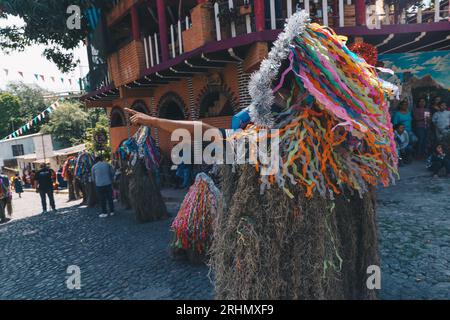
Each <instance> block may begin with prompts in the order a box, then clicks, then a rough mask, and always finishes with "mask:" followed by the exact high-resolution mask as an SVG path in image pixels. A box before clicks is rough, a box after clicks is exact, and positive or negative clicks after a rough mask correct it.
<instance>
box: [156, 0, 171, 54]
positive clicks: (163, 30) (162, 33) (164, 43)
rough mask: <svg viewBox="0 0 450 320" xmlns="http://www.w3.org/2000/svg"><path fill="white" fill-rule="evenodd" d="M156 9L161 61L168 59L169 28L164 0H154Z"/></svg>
mask: <svg viewBox="0 0 450 320" xmlns="http://www.w3.org/2000/svg"><path fill="white" fill-rule="evenodd" d="M156 9H157V12H158V25H159V39H160V45H161V55H162V61H167V60H169V36H168V32H169V29H168V27H167V18H166V7H165V5H164V0H156Z"/></svg>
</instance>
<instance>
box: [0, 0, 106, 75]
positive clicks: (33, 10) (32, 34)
mask: <svg viewBox="0 0 450 320" xmlns="http://www.w3.org/2000/svg"><path fill="white" fill-rule="evenodd" d="M70 5H78V6H79V7H80V8H81V11H82V19H81V29H73V30H69V29H68V28H67V25H66V21H67V19H68V18H69V14H67V8H68V7H69V6H70ZM111 5H112V1H102V0H91V1H86V0H46V1H36V0H0V19H1V18H6V16H7V15H13V16H18V17H20V18H22V19H23V20H24V22H25V25H24V26H12V27H8V28H2V29H0V48H2V49H3V50H23V49H24V48H25V47H27V46H29V45H30V44H41V45H45V46H46V50H45V51H44V55H45V56H46V57H47V58H48V59H49V60H51V61H53V62H54V63H55V64H56V65H57V66H58V67H59V69H60V70H61V71H62V72H68V71H70V70H73V68H74V67H75V66H76V62H74V61H73V60H74V57H73V54H71V53H70V52H68V51H69V50H72V49H74V48H76V47H77V46H78V45H79V44H80V42H81V41H83V40H84V39H85V38H86V36H87V35H88V19H87V15H86V10H87V9H89V8H92V7H97V8H101V9H103V10H108V8H110V7H111Z"/></svg>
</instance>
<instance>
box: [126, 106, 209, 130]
mask: <svg viewBox="0 0 450 320" xmlns="http://www.w3.org/2000/svg"><path fill="white" fill-rule="evenodd" d="M125 112H127V113H129V114H130V115H131V118H130V121H131V123H132V124H133V125H143V126H148V127H155V128H158V129H161V130H164V131H167V132H169V133H172V132H173V131H175V130H176V129H186V130H188V131H189V132H190V133H191V134H194V128H195V127H197V126H199V127H201V128H202V132H203V131H206V130H208V129H215V127H213V126H211V125H209V124H207V123H204V122H202V121H185V120H169V119H161V118H156V117H152V116H149V115H147V114H145V113H142V112H138V111H135V110H132V109H128V108H125Z"/></svg>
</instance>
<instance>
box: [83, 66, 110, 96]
mask: <svg viewBox="0 0 450 320" xmlns="http://www.w3.org/2000/svg"><path fill="white" fill-rule="evenodd" d="M111 83H112V79H111V77H110V75H109V72H108V68H107V65H106V64H103V65H100V66H97V67H96V68H95V69H91V70H90V71H89V73H88V74H87V75H86V76H85V77H84V78H82V79H81V83H80V87H81V88H80V89H81V90H82V91H84V92H91V91H95V90H98V89H100V88H102V87H106V86H108V85H110V84H111Z"/></svg>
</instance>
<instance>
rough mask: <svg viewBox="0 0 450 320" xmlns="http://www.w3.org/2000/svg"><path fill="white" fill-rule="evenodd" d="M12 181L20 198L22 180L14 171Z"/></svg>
mask: <svg viewBox="0 0 450 320" xmlns="http://www.w3.org/2000/svg"><path fill="white" fill-rule="evenodd" d="M13 182H14V190H15V191H16V193H17V194H18V195H19V198H22V193H23V184H22V180H20V176H19V174H18V173H16V176H15V177H14V180H13Z"/></svg>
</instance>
